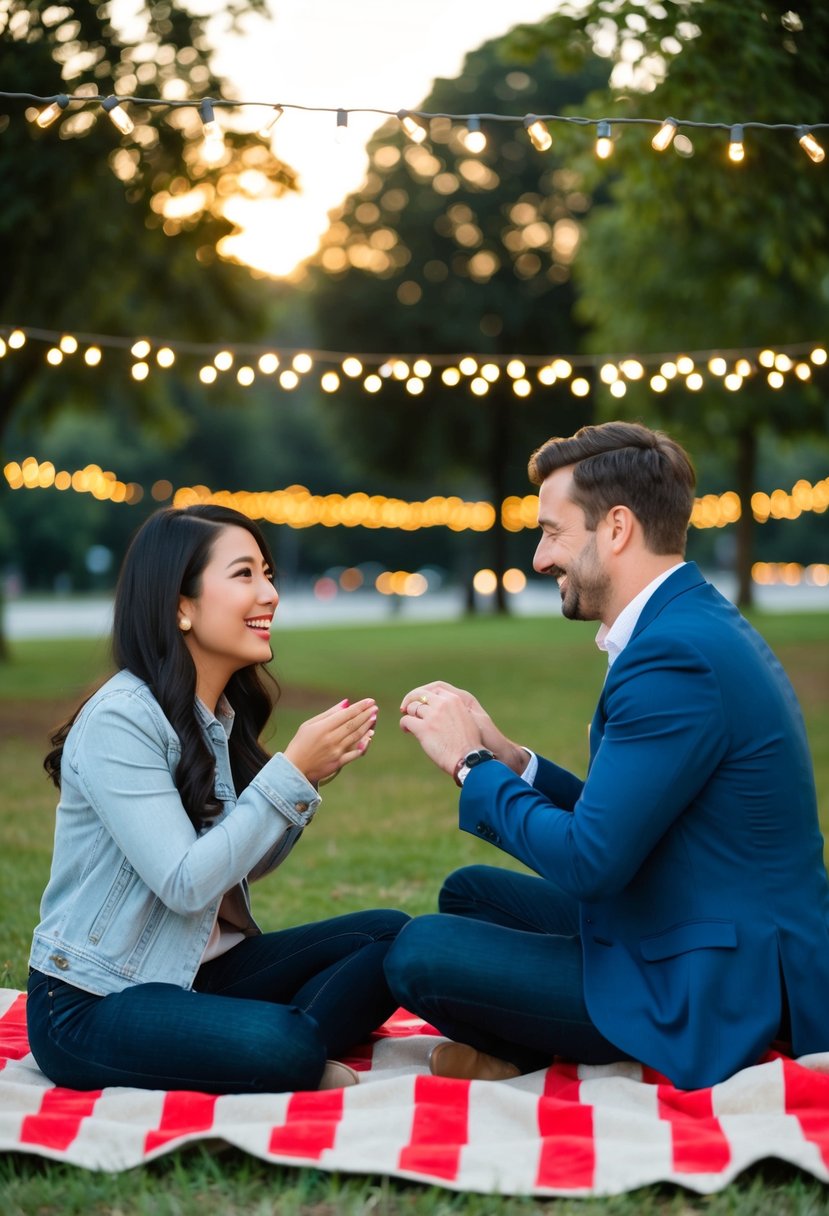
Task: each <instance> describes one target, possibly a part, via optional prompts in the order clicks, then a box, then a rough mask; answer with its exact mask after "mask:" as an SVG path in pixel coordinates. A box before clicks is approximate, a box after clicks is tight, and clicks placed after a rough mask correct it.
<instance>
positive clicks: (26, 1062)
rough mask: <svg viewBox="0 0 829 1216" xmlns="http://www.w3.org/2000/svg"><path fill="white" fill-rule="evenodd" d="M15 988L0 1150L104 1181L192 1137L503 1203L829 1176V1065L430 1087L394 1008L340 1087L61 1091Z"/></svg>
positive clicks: (424, 1061)
mask: <svg viewBox="0 0 829 1216" xmlns="http://www.w3.org/2000/svg"><path fill="white" fill-rule="evenodd" d="M25 1001H26V997H25V994H24V993H22V992H17V991H14V990H11V989H0V1150H2V1151H6V1152H9V1151H11V1152H22V1153H33V1154H37V1155H39V1156H42V1157H50V1158H53V1159H54V1160H58V1161H67V1162H70V1163H71V1164H73V1165H77V1166H82V1167H84V1168H86V1169H91V1170H105V1171H111V1172H115V1171H118V1170H124V1169H129V1168H131V1167H133V1166H136V1165H139V1164H141V1163H142V1162H145V1161H151V1160H152V1159H153V1158H155V1157H158V1156H160V1155H161V1154H162V1153H166V1152H169V1151H170V1150H171V1149H175V1148H178V1147H180V1146H181V1145H184V1144H187V1143H190V1142H192V1141H196V1140H213V1141H216V1140H220V1141H224V1142H226V1143H227V1144H230V1145H233V1146H235V1147H236V1148H239V1149H242V1150H244V1151H245V1152H247V1153H250V1154H252V1155H254V1156H256V1157H260V1158H262V1159H263V1160H264V1161H270V1162H274V1163H279V1164H282V1165H305V1166H313V1167H315V1168H316V1169H323V1170H330V1171H339V1172H343V1173H355V1174H369V1175H378V1174H379V1175H390V1176H393V1177H397V1178H405V1179H411V1180H416V1181H420V1182H425V1183H431V1184H436V1185H441V1186H444V1187H448V1188H451V1189H452V1190H457V1191H476V1192H480V1193H486V1194H507V1195H539V1196H542V1195H571V1196H573V1195H613V1194H618V1193H621V1192H624V1191H630V1190H633V1189H635V1188H636V1187H640V1186H644V1185H647V1184H649V1183H657V1182H673V1183H681V1184H682V1185H683V1186H685V1187H688V1188H689V1189H691V1190H694V1191H698V1192H703V1193H704V1192H712V1191H717V1190H720V1189H721V1188H722V1187H724V1186H725V1185H726V1184H727V1183H728V1182H730V1181H731V1180H732V1179H733V1178H735V1177H736V1176H737V1175H738V1174H739V1173H740V1171H741V1170H744V1169H745V1168H746V1167H747V1166H749V1165H752V1164H753V1163H754V1162H757V1161H760V1160H762V1159H763V1158H766V1157H775V1158H777V1159H779V1160H781V1161H785V1162H789V1163H790V1164H792V1165H795V1166H798V1167H800V1168H801V1169H803V1170H806V1171H808V1172H809V1173H810V1174H813V1175H814V1176H815V1177H816V1178H819V1179H820V1180H821V1181H823V1182H827V1181H829V1053H826V1054H821V1055H812V1056H806V1057H803V1058H802V1059H800V1060H792V1059H789V1058H787V1057H785V1056H783V1055H781V1054H779V1053H777V1052H772V1053H770V1054H769V1056H768V1057H767V1058H766V1059H765V1060H764V1061H763V1062H762V1063H759V1064H757V1065H755V1066H754V1067H752V1068H747V1069H745V1070H743V1071H742V1072H740V1073H738V1074H737V1075H736V1076H734V1077H731V1078H730V1079H729V1080H727V1081H725V1082H723V1083H722V1084H720V1085H715V1086H714V1087H713V1088H711V1089H703V1090H694V1091H683V1090H677V1089H674V1088H673V1086H672V1085H670V1084H669V1083H668V1082H667V1081H666V1080H665V1079H664V1078H663V1077H660V1076H658V1075H657V1074H656V1073H653V1072H652V1071H650V1070H649V1069H647V1068H643V1067H641V1066H640V1065H638V1064H632V1063H629V1062H627V1063H620V1064H615V1065H602V1066H586V1065H569V1064H556V1065H554V1066H552V1067H550V1068H548V1069H546V1070H543V1071H540V1072H536V1073H532V1074H530V1075H528V1076H523V1077H518V1078H516V1079H515V1080H514V1081H500V1082H488V1081H471V1082H470V1081H455V1080H449V1079H446V1078H441V1077H432V1076H430V1075H429V1070H428V1059H429V1052H430V1050H431V1048H432V1047H433V1046H434V1045H435V1041H436V1040H435V1035H436V1033H437V1032H436V1031H435V1030H434V1029H433V1028H431V1027H429V1026H426V1025H424V1023H423V1022H421V1021H418V1020H417V1019H415V1018H413V1017H411V1016H410V1015H408V1014H406V1013H405V1012H404V1011H403V1010H400V1011H398V1013H397V1014H396V1015H395V1016H394V1017H393V1018H391V1019H390V1020H389V1022H388V1023H386V1025H385V1026H384V1027H383V1028H382V1030H381V1031H380V1032H378V1034H376V1035H375V1036H374V1037H373V1039H372V1041H371V1042H370V1043H368V1044H366V1045H365V1047H363V1048H360V1049H359V1050H358V1051H357V1052H356V1053H355V1055H354V1056H353V1057H349V1058H348V1061H347V1062H348V1063H350V1064H351V1065H352V1067H354V1068H357V1069H358V1070H359V1071H360V1072H361V1079H360V1084H359V1085H356V1086H352V1087H351V1088H348V1089H342V1090H326V1091H322V1092H311V1093H292V1094H243V1095H232V1096H223V1097H216V1096H215V1095H210V1094H202V1093H189V1092H183V1091H176V1092H171V1093H165V1092H162V1091H159V1090H140V1089H124V1088H113V1089H104V1090H96V1091H90V1092H81V1091H78V1090H69V1089H60V1088H58V1087H56V1086H54V1085H52V1084H51V1082H49V1081H48V1080H47V1079H46V1077H44V1076H43V1074H42V1073H41V1072H40V1071H39V1070H38V1068H37V1066H36V1064H35V1062H34V1060H33V1058H32V1056H31V1054H30V1052H29V1045H28V1042H27V1040H26V1022H25Z"/></svg>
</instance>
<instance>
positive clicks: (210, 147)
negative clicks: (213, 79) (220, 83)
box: [199, 97, 225, 165]
mask: <svg viewBox="0 0 829 1216" xmlns="http://www.w3.org/2000/svg"><path fill="white" fill-rule="evenodd" d="M199 114H200V116H201V121H202V130H203V132H204V143H203V144H202V150H201V155H202V160H204V161H206V162H207V163H208V164H209V165H215V164H217V163H218V162H219V161H220V160H221V159H222V157H223V156H224V154H225V137H224V132H223V131H222V128H221V127H220V126H219V124H218V122H217V121H216V114H215V111H214V109H213V102H212V101H211V99H210V98H209V97H205V98H203V99H202V100H201V101H200V102H199Z"/></svg>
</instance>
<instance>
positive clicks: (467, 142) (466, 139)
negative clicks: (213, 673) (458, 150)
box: [463, 114, 486, 156]
mask: <svg viewBox="0 0 829 1216" xmlns="http://www.w3.org/2000/svg"><path fill="white" fill-rule="evenodd" d="M463 144H464V147H465V148H466V150H467V152H471V153H472V155H473V156H477V155H479V153H481V152H483V150H484V148H485V147H486V135H484V133H483V131H482V130H481V120H480V118H477V117H476V116H475V115H474V114H473V115H472V117H471V118H470V119H469V125H468V127H467V129H466V134H465V135H464V136H463Z"/></svg>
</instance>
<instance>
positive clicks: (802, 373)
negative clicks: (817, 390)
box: [794, 363, 812, 380]
mask: <svg viewBox="0 0 829 1216" xmlns="http://www.w3.org/2000/svg"><path fill="white" fill-rule="evenodd" d="M794 374H795V375H796V376H797V378H798V380H808V379H809V378H810V377H811V375H812V369H811V368H810V367H809V364H808V363H797V364H795V369H794Z"/></svg>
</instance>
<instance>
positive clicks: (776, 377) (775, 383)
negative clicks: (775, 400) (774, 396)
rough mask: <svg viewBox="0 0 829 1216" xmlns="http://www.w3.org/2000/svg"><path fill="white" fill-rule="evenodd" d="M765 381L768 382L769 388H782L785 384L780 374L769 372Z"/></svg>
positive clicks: (784, 379)
mask: <svg viewBox="0 0 829 1216" xmlns="http://www.w3.org/2000/svg"><path fill="white" fill-rule="evenodd" d="M766 379H767V380H768V382H769V386H770V387H771V388H782V387H783V385H784V384H785V382H786V377H785V376H784V375H783V373H782V372H769V374H768V376H767V377H766Z"/></svg>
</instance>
